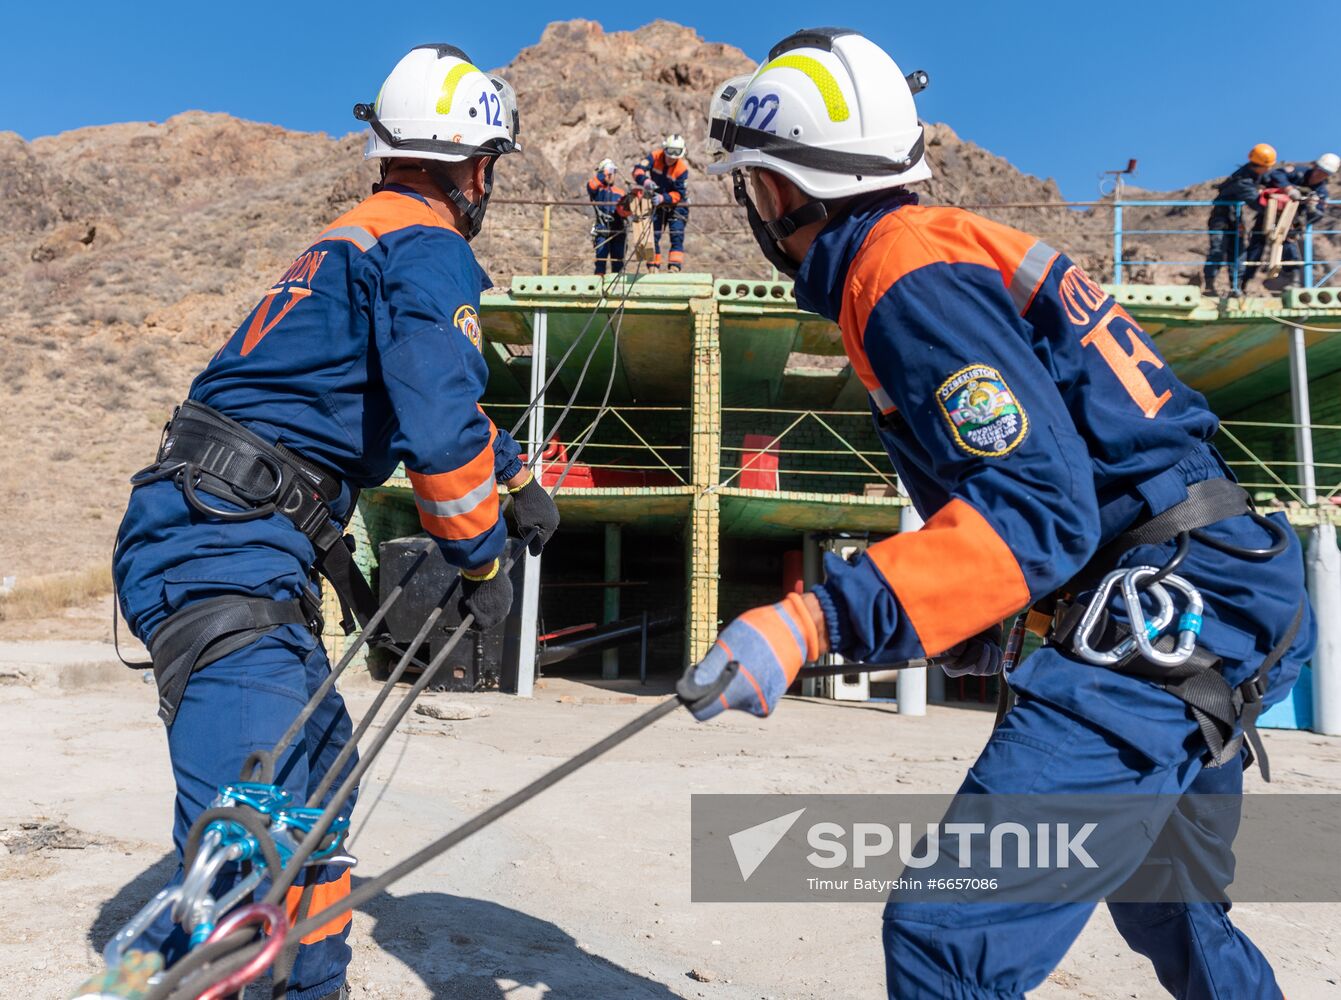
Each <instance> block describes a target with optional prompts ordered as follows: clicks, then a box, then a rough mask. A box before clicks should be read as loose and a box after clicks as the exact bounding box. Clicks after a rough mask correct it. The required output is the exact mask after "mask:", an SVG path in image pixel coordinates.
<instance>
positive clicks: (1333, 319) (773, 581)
mask: <svg viewBox="0 0 1341 1000" xmlns="http://www.w3.org/2000/svg"><path fill="white" fill-rule="evenodd" d="M1105 288H1106V290H1107V291H1109V292H1110V293H1111V294H1113V295H1114V297H1115V298H1116V299H1117V301H1118V302H1119V303H1120V304H1121V305H1122V306H1124V307H1125V308H1126V309H1127V310H1128V311H1129V312H1130V313H1131V314H1132V315H1133V317H1134V318H1135V319H1136V320H1137V322H1139V323H1141V325H1142V326H1144V327H1145V329H1146V330H1148V331H1149V332H1150V333H1151V334H1152V335H1153V336H1154V338H1155V341H1156V343H1157V344H1158V345H1159V347H1160V350H1161V351H1162V352H1163V354H1164V356H1165V358H1166V359H1167V360H1168V362H1169V363H1170V364H1171V365H1172V366H1173V367H1174V369H1175V370H1176V371H1177V372H1178V374H1179V376H1180V377H1181V378H1183V379H1184V380H1185V381H1186V382H1188V383H1189V384H1190V385H1192V386H1193V387H1194V388H1196V389H1198V390H1200V391H1201V392H1203V393H1205V394H1206V395H1207V397H1208V398H1209V399H1210V402H1211V405H1212V407H1213V408H1214V410H1215V411H1216V412H1217V413H1218V414H1219V415H1220V416H1221V417H1222V418H1223V419H1224V421H1225V426H1224V429H1223V431H1222V432H1221V434H1220V436H1219V438H1218V439H1217V440H1216V444H1217V446H1218V447H1219V448H1220V449H1221V451H1222V452H1223V454H1224V455H1225V458H1226V459H1227V460H1228V461H1229V462H1230V463H1231V464H1232V465H1233V466H1234V468H1235V471H1236V473H1237V474H1238V475H1239V477H1240V479H1241V481H1242V482H1243V483H1244V485H1245V486H1246V487H1247V488H1248V489H1249V491H1250V492H1251V493H1253V494H1254V495H1255V497H1256V498H1257V500H1258V502H1259V506H1260V507H1262V508H1264V509H1272V508H1277V509H1284V510H1285V511H1287V513H1288V515H1289V518H1290V520H1291V522H1292V523H1293V524H1295V525H1296V527H1297V528H1298V529H1300V530H1303V531H1307V532H1308V533H1309V535H1310V538H1309V540H1308V544H1307V547H1308V549H1309V552H1310V567H1311V568H1310V586H1311V588H1312V589H1313V592H1314V600H1315V603H1318V602H1319V601H1321V602H1322V603H1323V604H1324V605H1325V604H1326V602H1327V601H1329V600H1333V599H1334V600H1335V601H1336V602H1337V612H1336V613H1335V614H1332V615H1331V616H1330V617H1331V623H1330V624H1329V623H1328V622H1327V621H1326V620H1325V619H1327V618H1328V615H1327V614H1320V616H1319V617H1320V619H1324V621H1323V622H1321V626H1322V630H1323V632H1324V635H1323V636H1322V637H1320V638H1321V642H1320V651H1319V656H1318V658H1317V659H1318V666H1319V667H1320V668H1322V669H1321V670H1319V671H1315V676H1314V678H1313V684H1314V686H1315V687H1316V686H1319V683H1320V678H1319V676H1318V675H1319V674H1324V675H1326V683H1322V684H1321V687H1320V690H1319V691H1318V692H1317V694H1318V697H1316V698H1314V699H1312V700H1313V702H1314V705H1315V708H1314V714H1315V715H1316V716H1318V719H1317V722H1316V723H1314V727H1315V728H1318V729H1319V730H1320V731H1330V732H1339V731H1341V717H1338V711H1337V709H1336V708H1335V707H1334V706H1335V702H1336V699H1337V695H1336V694H1335V693H1330V694H1329V693H1328V691H1332V692H1334V691H1335V687H1336V685H1337V684H1338V683H1339V682H1338V680H1335V679H1331V678H1335V677H1336V675H1337V673H1338V672H1341V637H1338V636H1332V635H1331V634H1330V633H1331V632H1332V631H1335V630H1337V629H1341V556H1339V555H1338V553H1337V549H1336V542H1335V525H1336V523H1337V521H1338V520H1341V506H1339V505H1341V391H1339V390H1341V338H1338V337H1335V336H1333V335H1332V334H1333V333H1341V293H1338V291H1337V290H1334V289H1327V288H1314V289H1292V290H1289V291H1286V292H1285V293H1284V295H1283V298H1281V299H1275V298H1246V299H1226V300H1219V301H1216V300H1211V299H1207V298H1203V297H1202V296H1201V295H1200V293H1199V292H1198V291H1197V290H1196V289H1193V288H1189V287H1183V286H1160V285H1118V286H1111V285H1110V286H1105ZM621 302H622V315H621V316H620V317H619V323H618V325H619V337H618V347H617V350H616V346H615V337H614V335H613V330H605V332H604V333H602V329H603V326H604V325H605V323H606V321H607V320H609V319H612V318H613V317H614V316H615V315H616V313H619V312H620V310H621ZM481 312H482V315H483V321H484V326H485V329H486V335H487V344H486V347H485V352H486V358H487V359H488V362H489V365H490V382H489V388H488V393H487V395H486V397H485V404H484V405H485V409H486V410H487V411H488V412H489V413H490V415H491V416H492V417H493V419H494V421H495V422H496V423H497V424H498V425H499V426H501V427H511V426H512V424H513V423H514V422H515V421H516V420H517V418H518V417H519V416H520V415H521V414H522V412H523V410H524V409H525V407H526V404H527V403H528V401H529V400H530V399H531V398H532V397H533V395H534V393H535V391H536V390H537V389H539V388H540V386H541V385H542V382H543V378H544V377H545V376H547V375H549V374H553V373H554V371H555V368H556V366H557V364H558V361H559V359H560V358H561V357H562V356H563V355H564V353H565V352H566V351H568V349H569V348H570V347H573V345H574V343H575V342H577V341H580V342H579V343H577V345H576V347H575V349H574V350H573V351H572V355H571V357H570V358H569V359H568V361H567V363H566V364H564V366H563V367H562V369H561V370H560V371H559V372H558V374H557V376H556V377H555V378H554V381H553V382H552V384H551V385H550V386H549V389H548V392H547V393H546V394H545V397H546V398H545V401H544V403H542V405H541V406H540V407H538V409H537V413H536V414H533V415H532V417H531V419H530V420H529V422H528V425H527V427H526V428H524V429H523V431H519V432H518V434H517V437H518V440H519V441H522V442H523V448H524V449H528V450H531V451H533V450H534V449H535V448H537V447H541V448H543V447H545V446H546V443H547V442H546V440H545V438H546V435H547V434H548V432H549V428H550V427H551V426H552V425H553V423H554V420H555V418H556V417H557V416H558V414H559V411H560V410H561V408H562V406H563V404H564V403H565V402H566V401H567V400H568V398H569V395H570V394H571V393H572V391H573V387H574V385H575V384H576V381H577V380H578V378H579V372H580V371H581V370H582V368H583V365H584V364H585V363H586V362H587V358H588V353H589V351H591V345H592V344H593V342H594V341H596V339H597V338H598V337H599V338H600V343H599V345H598V346H597V347H596V349H595V351H594V352H591V359H590V366H589V369H588V370H587V373H586V377H585V379H584V380H583V381H582V385H581V388H580V389H579V391H578V393H577V396H576V399H575V404H574V407H573V410H572V412H571V413H569V414H568V415H567V417H566V418H565V420H564V423H563V425H562V426H561V428H560V430H559V433H558V439H559V441H560V442H562V443H563V445H564V448H565V449H571V448H573V447H574V442H575V441H576V440H578V439H580V438H581V437H582V436H583V435H584V434H587V435H589V437H590V440H589V441H588V443H587V445H586V449H585V450H584V452H583V453H582V456H581V458H580V466H581V467H580V468H578V469H575V470H574V471H573V473H572V474H571V475H570V478H569V479H568V480H567V481H566V482H565V484H564V486H563V488H562V490H561V491H560V493H559V495H558V503H559V508H560V510H561V512H562V515H563V519H564V523H563V528H562V530H561V532H560V534H559V536H557V537H556V538H555V540H554V541H553V542H551V546H550V548H549V549H547V550H546V553H545V556H544V565H545V567H546V570H545V573H544V575H543V578H541V577H540V576H539V575H538V573H539V565H538V564H539V562H540V560H532V561H530V563H531V564H530V565H528V567H527V570H526V581H527V582H526V586H525V587H523V591H522V593H521V594H520V595H519V600H518V604H519V605H520V611H519V613H520V614H521V615H522V616H523V634H524V635H525V634H527V632H528V630H529V634H531V635H534V634H536V632H537V631H539V632H540V633H542V634H543V633H544V632H547V631H553V630H556V629H560V628H564V627H568V626H573V625H579V624H585V623H588V622H592V621H597V622H601V621H611V620H614V619H615V618H618V617H620V615H621V613H622V614H638V613H639V612H641V611H643V610H653V611H656V612H658V613H663V612H666V611H679V612H680V613H681V614H682V616H683V619H684V623H685V628H684V635H683V639H680V638H678V637H675V636H669V637H666V638H663V639H661V640H658V641H657V642H656V643H654V644H653V647H652V655H651V661H652V667H653V669H661V670H672V669H674V670H679V669H681V668H682V667H683V666H684V665H685V664H686V663H688V662H692V661H693V660H695V659H697V658H698V657H700V656H702V655H703V653H704V652H706V650H707V648H708V647H709V645H710V644H711V642H712V639H713V637H714V636H715V635H716V633H717V630H718V625H719V622H721V621H725V620H729V619H730V618H732V617H733V616H734V615H736V614H738V613H739V612H740V611H743V610H745V609H746V608H748V607H750V606H752V605H754V604H758V603H761V602H764V601H769V600H775V599H776V598H777V596H778V594H779V593H781V592H782V590H783V587H784V586H790V585H793V584H794V583H796V582H805V583H810V582H813V581H814V580H815V578H816V575H817V573H818V563H819V560H818V552H819V551H820V549H821V548H822V547H824V546H825V545H830V544H840V545H851V544H858V545H859V544H862V536H869V537H870V538H872V539H876V538H879V537H883V536H885V535H888V534H892V533H894V532H897V531H899V530H900V529H901V526H902V527H903V528H905V529H906V528H910V527H915V526H916V525H915V523H903V522H904V517H905V509H904V508H905V507H906V505H907V504H906V500H905V499H904V498H903V497H902V496H900V495H899V494H898V491H897V489H896V483H895V477H894V474H893V472H892V470H891V468H890V466H889V463H888V461H887V459H886V458H885V456H884V453H883V451H882V449H881V447H880V445H879V442H878V440H877V438H876V436H875V433H874V430H873V428H872V426H871V421H870V417H869V411H868V408H867V402H866V393H865V390H864V388H863V387H862V385H861V383H860V382H859V381H858V379H857V378H856V376H855V375H854V374H853V372H852V370H851V367H850V366H849V365H847V364H846V362H845V358H844V357H843V347H842V341H841V336H840V334H839V331H838V329H837V327H836V326H834V325H833V324H831V323H829V322H828V321H826V320H823V319H821V318H820V317H818V316H815V315H813V314H810V313H806V312H803V311H802V310H800V309H799V308H798V307H797V305H796V302H795V298H794V295H793V292H792V288H791V283H790V282H787V281H759V280H735V279H729V278H714V277H713V276H711V275H707V274H690V273H684V274H667V275H645V276H641V277H638V278H636V279H633V280H630V279H629V278H627V277H624V276H614V277H612V278H606V279H605V280H604V283H603V282H602V279H601V278H599V277H596V276H581V277H572V276H567V277H565V276H552V275H548V276H521V277H517V278H515V279H514V280H513V282H512V285H511V287H510V288H509V289H508V290H507V291H505V292H497V293H491V294H487V295H485V296H484V298H483V301H482V304H481ZM593 317H594V320H593ZM612 377H613V379H614V382H613V388H612V392H611V397H610V409H609V411H608V412H606V413H605V414H604V415H603V416H601V417H600V419H599V420H598V421H597V422H596V424H595V426H594V427H592V426H590V425H591V424H592V421H593V420H594V419H595V418H596V417H597V405H598V404H599V403H600V401H601V398H602V396H603V395H604V392H605V388H606V385H607V381H608V380H609V379H610V378H612ZM1310 388H1311V389H1312V398H1313V410H1312V413H1311V415H1310V410H1309V405H1308V399H1309V395H1310V393H1309V391H1308V390H1309V389H1310ZM537 417H539V420H537ZM542 424H543V426H544V427H545V428H546V431H545V433H542V432H541V431H540V429H539V428H540V426H541V425H542ZM770 442H773V443H772V444H771V445H770ZM552 450H553V453H554V455H555V458H556V459H557V458H561V457H562V456H563V451H560V450H559V449H558V448H554V449H552ZM906 513H907V514H912V511H911V510H909V511H907V512H906ZM914 518H915V515H914ZM418 530H419V526H418V518H417V514H416V511H415V507H414V501H413V497H412V494H411V491H410V486H409V482H408V480H406V479H405V478H404V477H403V470H402V472H400V473H398V475H397V476H396V477H395V478H393V479H392V480H390V481H389V482H388V483H387V484H386V486H385V487H383V488H382V489H379V490H372V491H368V492H366V493H365V494H364V495H363V497H362V499H361V501H360V507H359V512H358V515H357V516H356V518H355V521H354V524H353V531H354V534H355V536H356V538H357V539H358V541H359V551H358V559H359V561H360V563H361V565H362V566H363V568H364V569H365V571H366V572H369V573H370V574H372V575H375V574H376V572H377V549H376V546H377V544H378V543H379V542H381V541H383V540H386V539H388V538H394V537H397V536H400V535H406V534H413V533H416V532H417V531H418ZM844 536H855V537H852V538H845V537H844ZM835 540H836V541H835ZM627 574H633V575H635V576H637V577H638V578H637V579H631V580H627V579H624V578H623V577H624V576H625V575H627ZM1328 594H1335V597H1334V598H1332V597H1328V596H1327V595H1328ZM335 617H336V616H328V620H334V618H335ZM341 639H342V637H337V636H332V637H331V643H332V645H333V646H334V647H335V648H336V649H337V650H338V648H339V647H340V645H341V644H342V643H341ZM518 655H520V656H521V658H522V660H523V661H525V660H527V658H531V662H530V663H527V662H522V663H521V664H520V668H521V675H520V676H521V680H520V681H519V689H520V690H521V691H522V693H527V692H528V691H529V687H528V680H527V678H528V677H529V676H530V669H531V667H532V666H533V655H534V645H533V644H532V645H530V646H529V647H528V646H527V644H526V643H525V642H523V648H522V650H521V652H520V653H519V654H518ZM1329 657H1330V659H1329ZM603 668H604V673H605V675H606V676H613V675H614V674H615V673H616V672H617V670H618V658H617V654H614V655H612V654H611V653H608V652H607V653H606V654H605V658H604V664H603ZM1328 684H1330V685H1332V687H1331V688H1328V687H1327V685H1328ZM1301 686H1302V685H1301ZM901 695H902V697H903V700H905V701H907V702H908V703H909V705H910V706H912V705H913V704H914V703H916V701H917V700H918V697H919V695H918V692H917V690H916V687H915V686H911V687H909V688H908V689H907V690H906V691H901ZM1307 700H1308V699H1306V698H1304V697H1303V696H1302V692H1301V693H1300V694H1299V695H1297V696H1296V699H1295V701H1296V703H1297V704H1296V705H1295V706H1293V707H1291V708H1290V709H1289V711H1290V712H1293V713H1294V715H1295V717H1297V719H1298V720H1299V721H1302V722H1303V723H1305V724H1307V722H1308V711H1307V705H1306V704H1303V703H1304V702H1306V701H1307ZM1329 706H1333V707H1329ZM1278 714H1285V713H1278ZM1285 724H1290V722H1289V721H1288V720H1287V721H1286V723H1285ZM1329 727H1330V728H1329Z"/></svg>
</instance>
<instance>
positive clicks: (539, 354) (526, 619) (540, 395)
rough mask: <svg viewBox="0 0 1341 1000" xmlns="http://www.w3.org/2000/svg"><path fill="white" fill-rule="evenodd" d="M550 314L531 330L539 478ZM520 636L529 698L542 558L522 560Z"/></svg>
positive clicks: (521, 670)
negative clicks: (546, 348)
mask: <svg viewBox="0 0 1341 1000" xmlns="http://www.w3.org/2000/svg"><path fill="white" fill-rule="evenodd" d="M548 335H549V314H548V313H546V312H545V310H543V309H537V310H536V313H535V320H534V322H533V324H532V327H531V399H532V400H533V401H534V403H535V408H534V409H532V410H531V418H530V421H529V423H528V424H527V426H526V449H527V450H526V453H527V455H528V456H529V458H530V461H531V464H532V467H533V468H534V469H536V474H537V475H539V474H540V473H539V470H540V468H541V459H540V457H539V456H540V454H541V452H543V451H544V450H545V344H546V341H547V340H548ZM519 613H520V617H521V634H520V638H519V640H518V642H517V694H518V695H520V696H521V697H523V698H529V697H531V695H532V694H533V693H534V690H535V658H536V637H537V635H538V634H539V621H540V556H538V555H537V556H533V555H531V554H530V553H529V552H528V553H526V554H525V555H524V556H522V588H521V610H520V612H519Z"/></svg>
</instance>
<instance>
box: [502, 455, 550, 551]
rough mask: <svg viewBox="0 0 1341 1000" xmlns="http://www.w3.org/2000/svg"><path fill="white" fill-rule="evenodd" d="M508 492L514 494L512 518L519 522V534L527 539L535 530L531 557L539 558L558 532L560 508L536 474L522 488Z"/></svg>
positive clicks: (511, 489) (515, 488)
mask: <svg viewBox="0 0 1341 1000" xmlns="http://www.w3.org/2000/svg"><path fill="white" fill-rule="evenodd" d="M508 492H509V493H510V494H512V518H513V520H515V521H516V522H517V534H518V535H520V536H521V537H523V538H525V537H526V533H527V532H528V531H530V530H531V529H533V528H534V529H535V537H534V538H532V539H531V545H530V550H531V555H533V556H538V555H540V550H541V549H543V548H544V547H545V543H546V542H548V541H549V540H550V539H551V538H552V537H554V532H555V531H556V530H558V527H559V508H558V507H556V506H555V505H554V498H553V497H552V496H550V495H549V491H548V490H547V489H545V487H543V486H541V485H540V480H538V479H536V477H535V473H534V472H533V473H531V478H530V479H528V480H526V482H524V483H523V484H522V485H521V486H517V487H514V488H510V489H509V490H508Z"/></svg>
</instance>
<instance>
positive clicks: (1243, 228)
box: [1091, 199, 1341, 294]
mask: <svg viewBox="0 0 1341 1000" xmlns="http://www.w3.org/2000/svg"><path fill="white" fill-rule="evenodd" d="M1091 204H1102V203H1091ZM1106 204H1108V205H1109V206H1111V208H1112V215H1113V224H1112V234H1113V247H1112V255H1113V272H1112V277H1113V283H1114V284H1117V285H1121V284H1124V283H1126V277H1127V275H1128V274H1129V273H1130V270H1131V269H1132V268H1141V267H1147V268H1153V267H1199V268H1200V267H1205V266H1206V265H1216V266H1218V267H1222V268H1225V269H1226V270H1228V271H1229V274H1230V288H1231V290H1232V291H1233V292H1234V293H1235V294H1237V293H1239V292H1241V291H1242V290H1243V288H1244V286H1245V285H1246V284H1247V282H1248V281H1249V280H1250V279H1251V278H1252V277H1253V274H1254V272H1255V271H1256V270H1257V269H1258V268H1260V267H1262V266H1263V265H1262V263H1261V261H1259V260H1254V259H1252V258H1251V257H1249V252H1250V250H1252V249H1253V244H1254V233H1253V230H1254V229H1255V227H1256V226H1258V225H1259V224H1260V223H1259V221H1258V217H1257V215H1256V214H1254V216H1253V218H1252V220H1251V224H1249V220H1248V218H1247V213H1245V211H1244V209H1245V207H1246V203H1245V202H1241V201H1194V200H1167V199H1142V200H1131V199H1124V200H1121V201H1110V202H1107V203H1106ZM1319 204H1320V205H1321V207H1322V208H1323V209H1324V211H1326V210H1327V209H1329V208H1334V207H1336V206H1338V205H1341V200H1337V199H1327V200H1325V201H1322V202H1320V203H1319ZM1215 207H1222V208H1227V209H1229V210H1230V211H1231V212H1232V213H1233V224H1232V226H1231V228H1229V229H1184V228H1174V229H1169V228H1158V229H1133V228H1130V227H1129V226H1128V225H1127V212H1128V210H1132V211H1136V210H1153V209H1166V210H1167V209H1187V208H1205V209H1213V208H1215ZM1164 214H1165V216H1166V217H1167V216H1168V215H1170V214H1171V213H1169V212H1167V211H1166V212H1165V213H1164ZM1212 235H1219V236H1223V237H1229V239H1228V240H1227V241H1226V242H1228V243H1229V244H1230V255H1229V256H1228V257H1222V258H1214V259H1212V258H1210V257H1203V258H1194V259H1190V260H1178V259H1168V258H1165V257H1160V258H1156V259H1150V260H1142V259H1139V258H1137V257H1135V256H1128V255H1127V240H1128V238H1130V237H1142V236H1145V237H1159V238H1162V239H1163V240H1164V241H1165V242H1166V243H1167V242H1170V240H1169V239H1168V238H1175V239H1176V238H1180V237H1192V236H1197V237H1203V238H1204V242H1205V243H1209V241H1210V237H1211V236H1212ZM1337 236H1341V229H1319V228H1316V227H1315V225H1314V223H1312V222H1303V223H1300V224H1299V225H1298V226H1296V227H1295V228H1294V229H1293V230H1292V231H1291V233H1290V235H1289V236H1288V237H1287V238H1286V241H1285V242H1286V243H1287V244H1292V245H1294V249H1295V252H1297V253H1298V254H1299V259H1298V260H1282V261H1281V262H1280V266H1281V267H1282V268H1285V269H1290V268H1298V269H1300V270H1301V271H1302V275H1301V279H1302V284H1303V286H1304V287H1305V288H1315V287H1318V286H1321V285H1326V284H1327V283H1328V282H1329V281H1330V280H1331V279H1332V278H1333V277H1334V276H1336V274H1337V273H1338V271H1341V257H1334V258H1319V257H1317V255H1316V250H1317V247H1318V244H1317V242H1316V240H1317V238H1318V237H1337ZM1338 252H1339V253H1341V250H1338ZM1320 266H1324V267H1325V266H1331V269H1330V270H1328V271H1326V273H1325V274H1324V275H1323V277H1322V279H1321V280H1316V279H1317V273H1318V269H1319V267H1320ZM1134 283H1135V284H1143V283H1144V282H1134Z"/></svg>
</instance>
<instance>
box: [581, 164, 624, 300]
mask: <svg viewBox="0 0 1341 1000" xmlns="http://www.w3.org/2000/svg"><path fill="white" fill-rule="evenodd" d="M618 172H619V168H618V167H617V166H615V161H614V160H609V159H607V160H602V161H601V162H600V163H598V164H597V165H596V173H595V174H594V175H592V178H591V179H590V180H589V181H587V197H588V198H590V199H591V206H592V208H593V209H594V210H595V212H596V225H595V226H593V227H592V230H591V240H592V244H593V246H594V247H595V250H596V273H597V274H605V272H606V271H607V270H609V272H610V273H611V274H618V273H619V272H620V271H622V270H624V246H625V237H626V231H625V220H626V219H627V218H628V215H629V210H628V207H627V206H626V204H625V197H624V189H623V188H621V187H619V186H618V185H617V184H616V183H615V176H616V174H618Z"/></svg>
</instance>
